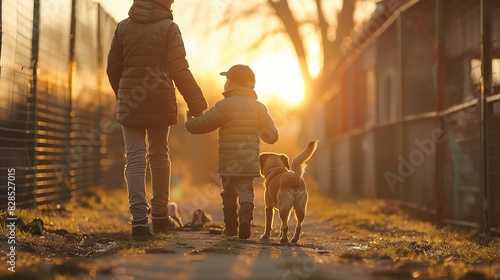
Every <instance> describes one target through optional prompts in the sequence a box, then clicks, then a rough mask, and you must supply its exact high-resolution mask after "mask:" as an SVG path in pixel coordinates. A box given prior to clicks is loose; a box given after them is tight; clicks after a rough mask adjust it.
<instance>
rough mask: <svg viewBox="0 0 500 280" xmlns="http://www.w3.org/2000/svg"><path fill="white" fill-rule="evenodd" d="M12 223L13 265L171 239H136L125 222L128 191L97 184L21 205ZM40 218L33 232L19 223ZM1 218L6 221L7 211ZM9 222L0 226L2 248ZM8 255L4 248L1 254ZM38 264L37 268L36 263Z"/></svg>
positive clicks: (142, 247) (126, 250)
mask: <svg viewBox="0 0 500 280" xmlns="http://www.w3.org/2000/svg"><path fill="white" fill-rule="evenodd" d="M16 215H17V217H18V219H19V220H18V221H17V228H16V270H22V269H24V268H28V267H32V268H33V267H34V266H35V265H38V264H40V263H51V264H54V265H60V264H64V263H65V262H67V261H69V260H75V261H76V260H78V259H86V258H87V257H89V256H101V255H105V254H111V253H114V254H122V255H127V254H137V253H144V252H145V251H146V250H148V249H150V248H156V247H161V246H165V245H167V244H170V243H172V239H173V238H172V236H170V235H166V234H162V235H156V236H155V238H154V239H153V240H151V241H147V242H134V241H132V240H131V238H130V231H131V230H130V225H129V224H128V220H129V214H128V201H127V192H126V191H124V190H117V189H111V190H103V189H95V190H94V194H93V195H92V196H82V197H78V198H73V199H72V200H71V201H70V202H68V203H66V204H57V205H52V206H49V207H45V208H44V209H36V210H35V209H19V210H17V211H16ZM35 219H41V220H42V221H43V227H44V229H45V230H44V232H43V234H42V235H35V234H33V231H30V230H28V229H27V228H26V227H22V226H20V225H21V224H28V223H29V222H30V221H33V220H35ZM2 221H5V214H4V215H3V219H2ZM7 234H8V232H7V228H6V227H5V226H1V227H0V248H1V249H2V250H3V251H4V252H7V251H8V249H9V246H10V245H9V244H7ZM0 259H1V260H2V261H6V260H7V256H6V254H2V256H1V257H0ZM34 269H37V268H34Z"/></svg>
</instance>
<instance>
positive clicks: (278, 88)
mask: <svg viewBox="0 0 500 280" xmlns="http://www.w3.org/2000/svg"><path fill="white" fill-rule="evenodd" d="M251 67H252V69H253V70H254V72H255V76H256V85H255V90H256V92H257V94H258V95H259V98H260V99H262V100H264V101H270V100H275V101H280V102H285V103H286V104H287V105H289V106H296V105H298V104H299V103H300V102H301V101H302V99H303V98H304V82H303V80H302V76H301V75H300V70H299V66H298V62H297V60H296V59H295V57H294V56H293V55H292V54H290V55H286V54H278V55H273V56H271V55H263V56H259V57H258V58H257V59H256V60H255V61H254V62H253V63H252V64H251Z"/></svg>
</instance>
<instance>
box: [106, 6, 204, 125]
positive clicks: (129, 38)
mask: <svg viewBox="0 0 500 280" xmlns="http://www.w3.org/2000/svg"><path fill="white" fill-rule="evenodd" d="M172 20H173V16H172V13H171V12H170V11H169V10H168V7H167V1H165V0H135V1H134V4H133V5H132V7H131V8H130V11H129V18H127V19H125V20H123V21H121V22H120V23H119V24H118V26H117V28H116V31H115V35H114V38H113V42H112V44H111V50H110V51H109V55H108V67H107V74H108V77H109V81H110V84H111V86H112V88H113V90H114V92H115V94H116V97H117V118H118V122H120V123H121V124H123V125H125V126H140V127H148V126H167V125H174V124H176V123H177V100H176V96H175V87H174V84H173V82H172V80H173V81H174V82H175V86H177V88H178V89H179V92H180V93H181V94H182V96H183V97H184V99H185V100H186V102H187V104H188V107H189V110H190V111H191V112H193V113H199V112H202V111H203V110H205V109H206V108H207V107H208V106H207V102H206V100H205V98H204V97H203V94H202V92H201V90H200V87H199V86H198V84H197V83H196V81H195V79H194V78H193V75H192V73H191V71H190V70H189V65H188V62H187V60H186V58H185V57H186V51H185V49H184V43H183V41H182V37H181V33H180V31H179V27H178V26H177V24H175V23H174V22H173V21H172Z"/></svg>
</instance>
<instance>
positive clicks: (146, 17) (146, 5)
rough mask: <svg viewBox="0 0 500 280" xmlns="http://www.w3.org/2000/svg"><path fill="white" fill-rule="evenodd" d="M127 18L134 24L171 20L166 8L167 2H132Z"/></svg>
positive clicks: (137, 0) (149, 0) (171, 17)
mask: <svg viewBox="0 0 500 280" xmlns="http://www.w3.org/2000/svg"><path fill="white" fill-rule="evenodd" d="M128 16H129V17H130V19H132V20H133V21H135V22H139V23H150V22H156V21H159V20H163V19H170V20H173V19H174V17H173V15H172V12H170V11H169V9H168V7H167V0H134V4H132V7H130V10H129V11H128Z"/></svg>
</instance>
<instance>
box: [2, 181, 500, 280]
mask: <svg viewBox="0 0 500 280" xmlns="http://www.w3.org/2000/svg"><path fill="white" fill-rule="evenodd" d="M186 193H189V194H192V193H194V195H189V196H188V195H186ZM186 193H184V194H176V193H175V191H174V192H173V195H172V197H173V200H174V201H176V202H177V203H178V205H179V210H180V211H179V212H180V214H181V216H182V218H183V220H184V223H186V222H187V221H188V220H189V213H190V212H191V211H192V210H194V209H196V208H202V209H203V210H205V211H206V212H207V213H209V214H210V215H211V216H212V218H213V221H214V222H213V224H212V226H214V227H216V226H220V225H221V224H222V220H223V219H222V210H221V208H220V203H221V202H220V197H219V195H218V189H210V191H207V189H205V190H203V191H202V192H201V193H202V194H203V195H197V194H196V193H197V192H196V191H189V192H187V191H186ZM262 195H263V193H262V188H258V187H257V188H256V198H255V203H256V210H255V219H254V223H253V226H252V236H251V238H250V239H249V240H240V239H238V238H227V237H224V236H222V235H220V234H213V233H210V232H209V230H208V229H203V230H198V231H174V232H173V233H169V234H160V235H156V237H155V239H154V240H152V241H148V242H133V241H131V240H130V226H129V225H128V224H127V219H128V216H129V214H128V211H127V203H126V192H123V191H120V190H118V191H115V192H110V190H107V191H106V192H101V193H99V194H98V193H96V194H95V195H94V196H93V197H91V198H89V199H86V200H85V199H83V198H80V199H79V200H77V201H76V202H77V203H76V205H68V207H67V208H64V207H61V208H60V209H59V208H56V209H55V210H52V211H48V212H47V213H46V215H45V216H44V217H43V219H44V221H45V225H46V227H45V229H44V232H43V233H42V235H38V236H35V235H33V236H31V235H29V234H25V235H24V236H25V237H20V238H19V239H18V248H19V251H18V254H19V256H18V257H19V261H21V260H22V261H24V262H25V263H24V264H22V266H21V265H19V269H18V271H16V272H15V273H7V272H6V270H5V271H3V273H2V271H0V279H1V280H5V279H16V280H17V279H36V280H42V279H43V280H46V279H47V280H48V279H127V280H128V279H176V280H177V279H179V280H184V279H193V280H197V279H285V280H291V279H293V280H306V279H363V280H364V279H381V280H382V279H383V280H386V279H416V278H419V279H500V242H499V241H498V240H497V241H492V242H490V243H482V242H481V241H479V240H477V241H476V238H475V237H474V233H473V232H469V231H465V232H461V231H460V230H459V231H457V230H454V229H448V228H437V227H436V226H435V225H432V224H430V223H425V222H422V221H417V220H412V219H410V218H409V217H408V216H407V215H406V214H405V213H404V212H403V211H402V210H401V209H399V208H398V207H395V206H391V205H388V204H385V203H384V202H382V201H360V202H356V203H347V202H340V201H334V200H332V199H329V198H325V197H321V196H315V197H313V198H312V199H311V200H310V202H309V211H308V214H307V216H306V219H305V221H304V224H303V233H302V235H301V240H300V241H299V243H298V244H280V243H279V242H278V239H277V236H278V229H279V224H280V222H279V219H278V218H277V215H276V214H275V223H274V227H273V228H274V231H273V232H272V236H271V239H270V240H261V239H260V238H259V237H260V235H261V234H262V232H263V221H264V218H263V214H264V210H263V209H264V205H263V199H262ZM181 198H183V199H181ZM41 213H42V212H35V213H31V216H30V215H25V218H26V220H27V221H28V220H31V219H33V217H38V215H39V214H41ZM20 214H22V213H20ZM28 218H29V219H28ZM294 221H295V219H294V218H292V219H291V222H290V225H289V226H290V228H291V229H290V233H289V234H290V235H291V232H293V229H294V227H295V223H294ZM7 248H8V244H7V242H6V236H5V233H2V234H0V249H1V250H2V251H3V252H4V256H5V254H6V253H5V252H6V251H5V250H8V249H7ZM2 260H3V261H5V260H6V258H5V257H3V258H2ZM29 263H32V265H29Z"/></svg>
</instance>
